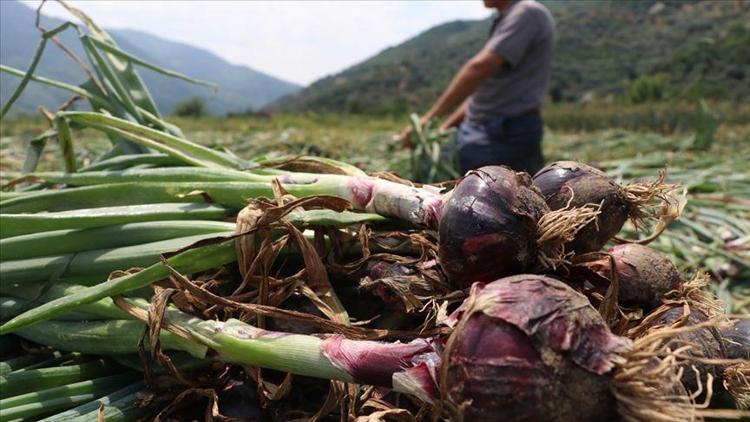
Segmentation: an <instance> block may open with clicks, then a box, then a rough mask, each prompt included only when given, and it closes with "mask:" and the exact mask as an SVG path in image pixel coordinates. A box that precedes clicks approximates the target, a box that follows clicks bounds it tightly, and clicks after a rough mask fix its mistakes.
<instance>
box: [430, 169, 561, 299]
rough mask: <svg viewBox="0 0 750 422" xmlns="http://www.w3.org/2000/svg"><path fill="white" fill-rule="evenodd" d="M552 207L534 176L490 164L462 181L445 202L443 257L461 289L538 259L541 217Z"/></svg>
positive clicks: (523, 268) (450, 277) (519, 270)
mask: <svg viewBox="0 0 750 422" xmlns="http://www.w3.org/2000/svg"><path fill="white" fill-rule="evenodd" d="M548 211H549V208H548V207H547V205H546V204H545V202H544V199H543V198H542V197H541V196H540V195H539V192H538V191H537V190H536V189H534V187H533V186H531V178H530V177H529V176H528V174H526V173H523V172H515V171H513V170H511V169H509V168H507V167H500V166H487V167H482V168H480V169H478V170H474V171H470V172H469V173H467V174H466V176H464V178H462V179H461V181H460V182H459V183H458V185H457V186H456V187H455V189H454V190H453V192H452V193H451V195H450V198H449V199H448V201H447V203H445V205H444V206H443V214H442V218H441V220H440V228H439V235H440V242H439V253H438V255H439V261H440V265H441V267H442V268H443V271H445V273H446V275H447V277H448V280H449V281H450V282H451V283H453V284H454V285H456V286H458V287H459V288H462V289H463V288H467V287H469V286H471V284H472V283H474V282H476V281H480V282H488V281H492V280H496V279H498V278H500V277H503V276H507V275H511V274H518V273H522V272H525V271H528V270H529V269H531V268H532V267H533V266H534V265H536V263H537V244H536V239H537V221H538V220H539V218H541V217H542V216H543V215H544V214H545V213H546V212H548Z"/></svg>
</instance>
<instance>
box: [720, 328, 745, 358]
mask: <svg viewBox="0 0 750 422" xmlns="http://www.w3.org/2000/svg"><path fill="white" fill-rule="evenodd" d="M721 335H722V337H724V346H725V347H726V351H727V358H728V359H750V319H741V320H738V321H735V322H734V324H732V326H731V327H729V328H727V329H725V330H722V332H721Z"/></svg>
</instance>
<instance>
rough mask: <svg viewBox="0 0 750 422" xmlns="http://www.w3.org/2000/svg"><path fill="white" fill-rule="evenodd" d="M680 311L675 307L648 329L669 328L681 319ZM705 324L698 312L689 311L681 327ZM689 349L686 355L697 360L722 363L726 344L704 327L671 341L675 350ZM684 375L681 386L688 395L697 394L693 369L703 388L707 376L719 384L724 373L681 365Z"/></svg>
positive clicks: (702, 366)
mask: <svg viewBox="0 0 750 422" xmlns="http://www.w3.org/2000/svg"><path fill="white" fill-rule="evenodd" d="M683 312H684V311H683V308H682V307H681V306H676V307H674V308H672V309H670V310H668V311H667V312H665V313H664V314H663V315H661V316H659V317H658V318H656V319H655V320H654V321H653V322H652V324H651V326H652V327H654V326H659V325H664V326H667V327H669V326H671V325H672V324H674V323H675V322H677V321H678V320H679V319H680V318H682V316H683ZM706 321H708V317H707V316H706V315H705V314H704V313H702V312H701V311H699V310H698V309H695V308H692V309H691V310H690V315H689V316H688V320H687V321H686V322H685V323H684V325H682V326H683V327H689V326H693V325H698V324H700V323H702V322H706ZM687 345H689V346H690V347H691V348H690V349H689V350H688V351H687V354H688V355H692V356H696V357H704V358H709V359H725V358H726V348H725V342H724V340H723V338H722V336H721V333H720V332H719V330H718V329H716V328H715V327H705V328H700V329H697V330H694V331H688V332H686V333H681V334H677V335H675V336H674V337H673V339H672V340H671V341H670V344H669V346H670V347H671V348H672V349H673V350H674V349H677V348H678V347H682V346H687ZM682 366H683V375H682V384H683V385H684V386H685V388H687V389H688V391H691V392H694V391H698V389H699V387H698V378H696V375H695V371H693V368H692V366H695V367H696V368H697V369H698V371H700V374H701V375H700V379H701V382H702V383H703V384H704V385H705V382H706V380H707V374H711V375H712V376H713V379H714V380H715V381H718V380H721V377H722V374H723V372H724V367H723V366H722V365H710V364H704V363H699V362H689V363H685V364H683V365H682Z"/></svg>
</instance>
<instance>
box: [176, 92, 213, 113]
mask: <svg viewBox="0 0 750 422" xmlns="http://www.w3.org/2000/svg"><path fill="white" fill-rule="evenodd" d="M205 113H206V106H205V104H204V103H203V100H201V99H200V98H197V97H194V98H191V99H189V100H185V101H183V102H181V103H179V104H177V105H176V106H175V108H174V114H175V115H176V116H180V117H201V116H203V115H204V114H205Z"/></svg>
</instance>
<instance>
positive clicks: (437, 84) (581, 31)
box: [270, 0, 750, 113]
mask: <svg viewBox="0 0 750 422" xmlns="http://www.w3.org/2000/svg"><path fill="white" fill-rule="evenodd" d="M545 3H546V4H547V5H548V7H549V8H550V10H551V11H552V13H553V15H554V16H555V19H556V22H557V28H558V45H557V51H556V56H555V60H554V65H553V66H554V68H553V76H552V81H551V85H550V95H551V97H552V99H553V100H555V101H579V100H581V99H582V98H603V97H607V96H610V95H619V94H622V93H624V92H626V90H627V88H628V87H629V86H630V84H631V82H632V81H633V80H636V79H637V78H638V77H640V76H644V75H653V74H658V75H659V78H660V79H663V80H664V81H665V85H666V86H667V89H668V91H669V95H672V96H683V97H685V96H699V95H706V96H710V97H715V98H721V99H728V100H734V101H741V100H746V99H748V98H750V83H748V81H747V78H748V76H749V75H747V69H746V67H747V63H750V26H748V24H747V22H750V2H746V1H741V0H727V1H712V0H704V1H667V2H656V1H632V0H631V1H599V2H591V1H570V2H556V1H547V2H545ZM490 24H491V20H490V19H487V20H483V21H456V22H450V23H446V24H443V25H439V26H436V27H434V28H432V29H430V30H428V31H426V32H424V33H422V34H420V35H418V36H416V37H414V38H412V39H410V40H408V41H406V42H404V43H402V44H400V45H398V46H395V47H391V48H388V49H386V50H384V51H382V52H381V53H380V54H378V55H376V56H374V57H372V58H370V59H368V60H366V61H364V62H362V63H360V64H358V65H355V66H353V67H351V68H349V69H346V70H344V71H342V72H341V73H338V74H335V75H332V76H329V77H326V78H324V79H321V80H319V81H317V82H315V83H313V84H312V85H311V86H310V87H308V88H306V89H304V90H302V91H298V92H295V93H293V94H290V95H288V96H286V97H284V98H282V99H281V100H279V101H277V102H276V103H274V104H272V105H271V106H270V108H272V109H277V110H287V111H294V110H312V109H314V110H321V109H323V110H333V111H346V112H354V113H356V112H396V113H403V112H405V111H407V110H411V109H415V108H416V109H421V108H424V107H426V106H427V105H428V103H430V102H431V101H433V100H434V99H435V98H436V97H437V96H438V95H439V93H440V92H441V90H442V89H443V88H444V87H445V86H446V85H447V84H448V82H449V81H450V78H451V76H452V75H453V74H454V73H455V72H456V70H458V68H459V67H460V65H461V64H462V63H463V62H464V61H465V60H467V59H468V58H469V57H471V56H472V55H473V54H474V53H475V52H476V51H477V50H478V49H479V48H481V46H482V44H483V43H484V41H485V39H486V36H487V33H488V31H489V28H490Z"/></svg>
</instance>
